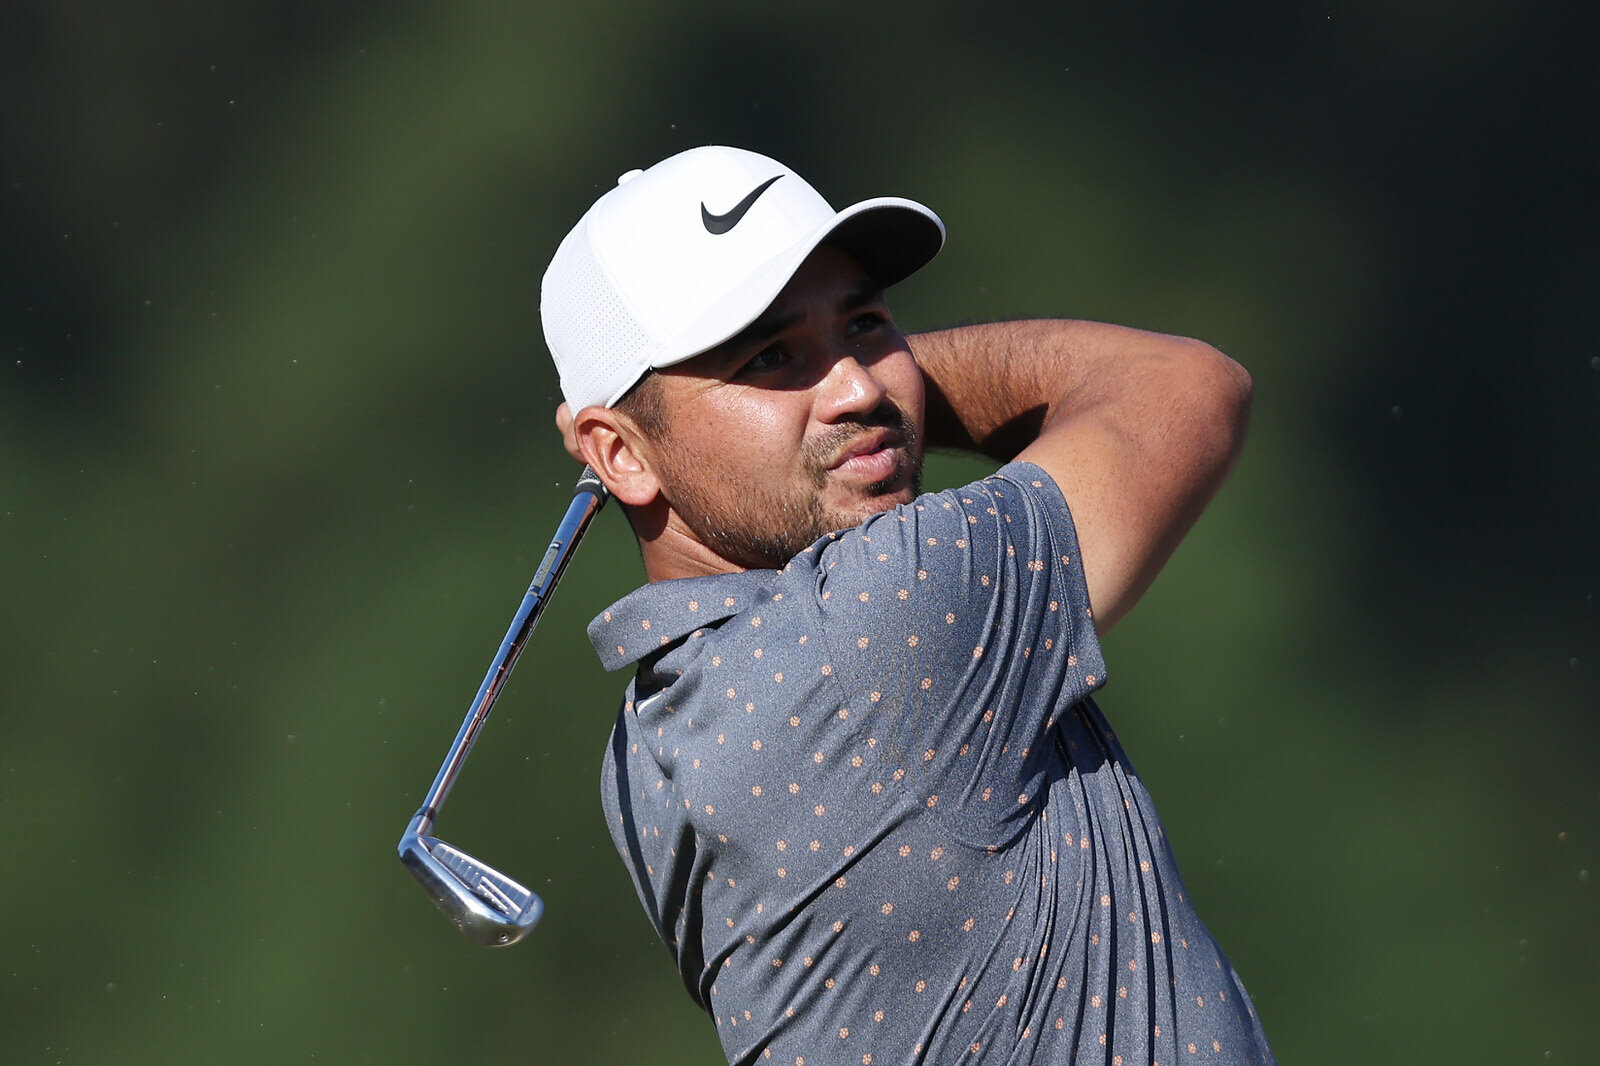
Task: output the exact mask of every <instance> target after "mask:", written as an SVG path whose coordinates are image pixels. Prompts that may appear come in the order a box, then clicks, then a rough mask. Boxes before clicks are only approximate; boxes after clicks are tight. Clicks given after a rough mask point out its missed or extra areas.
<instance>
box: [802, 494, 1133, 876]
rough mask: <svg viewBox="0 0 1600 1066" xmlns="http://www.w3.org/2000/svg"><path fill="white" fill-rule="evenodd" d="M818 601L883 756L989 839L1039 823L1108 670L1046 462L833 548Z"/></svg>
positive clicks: (875, 522) (905, 780) (917, 509)
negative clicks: (1058, 746) (1060, 760)
mask: <svg viewBox="0 0 1600 1066" xmlns="http://www.w3.org/2000/svg"><path fill="white" fill-rule="evenodd" d="M819 575H820V576H819V584H818V604H819V608H820V609H821V611H822V612H823V615H824V619H825V632H826V633H827V634H828V640H829V643H830V645H831V647H832V649H833V651H834V655H835V661H836V662H838V663H839V664H840V667H841V673H842V676H841V678H840V679H839V680H840V682H841V684H842V685H843V687H844V689H845V695H846V699H847V700H848V701H850V702H851V703H853V704H856V705H858V706H860V708H861V709H862V710H864V711H865V712H866V715H867V723H866V726H865V728H866V729H867V730H868V733H869V736H870V738H871V744H872V748H873V750H874V752H875V753H876V756H877V757H878V758H879V759H881V760H884V761H886V762H887V763H890V764H893V769H894V770H898V771H901V772H900V773H898V774H894V773H891V777H893V779H894V780H897V781H899V782H901V784H902V787H904V788H907V789H910V790H911V791H912V793H913V794H914V798H915V800H916V801H917V802H918V803H919V804H921V805H923V806H926V807H927V808H930V809H932V810H934V811H935V812H936V813H940V814H944V815H947V816H948V817H947V819H946V820H947V822H948V824H950V826H951V827H952V830H953V831H954V832H956V833H957V834H958V835H959V836H961V837H963V838H965V839H967V841H968V842H969V843H971V844H974V845H976V846H995V845H999V844H1004V843H1005V842H1007V841H1008V840H1010V839H1011V838H1012V837H1013V836H1014V835H1015V834H1016V833H1017V832H1019V831H1020V830H1021V829H1022V828H1023V827H1024V826H1025V825H1026V824H1027V821H1028V820H1029V819H1030V818H1031V817H1032V815H1033V813H1034V812H1035V810H1036V809H1037V807H1038V803H1039V801H1040V800H1041V799H1042V795H1043V792H1044V787H1045V784H1046V781H1047V778H1048V774H1049V772H1050V767H1051V765H1052V762H1053V760H1054V755H1053V752H1052V751H1051V750H1050V748H1051V741H1050V734H1051V731H1052V729H1053V727H1054V725H1055V723H1056V721H1057V719H1058V718H1059V717H1060V715H1062V714H1063V713H1067V712H1070V711H1071V709H1072V708H1073V706H1074V705H1075V704H1077V703H1079V702H1080V701H1082V700H1084V699H1085V698H1086V697H1088V695H1089V694H1090V693H1091V692H1093V691H1094V690H1095V689H1097V688H1099V687H1100V685H1101V684H1103V683H1104V679H1105V666H1104V663H1103V660H1102V658H1101V652H1100V645H1099V641H1098V640H1097V638H1096V636H1095V631H1094V621H1093V618H1092V617H1091V614H1090V610H1089V595H1088V589H1087V587H1086V585H1085V584H1084V577H1083V568H1082V565H1081V562H1080V560H1079V558H1078V541H1077V535H1076V533H1075V532H1074V529H1073V525H1072V516H1071V512H1070V511H1069V509H1068V507H1067V502H1066V500H1065V499H1064V498H1063V497H1062V495H1061V491H1060V489H1059V488H1058V487H1057V486H1056V484H1055V482H1054V481H1053V480H1052V479H1051V478H1050V476H1049V475H1048V474H1046V473H1045V472H1044V471H1043V470H1042V469H1040V468H1039V467H1036V466H1033V465H1032V464H1027V463H1013V464H1009V465H1007V466H1006V467H1004V468H1003V469H1001V470H1000V471H999V472H998V473H997V474H995V475H994V476H992V477H989V478H985V479H983V480H982V481H979V482H975V483H973V484H971V485H966V486H963V487H961V488H959V489H953V490H950V491H948V492H942V493H936V494H930V495H926V496H922V497H919V498H918V499H917V500H915V501H913V502H912V503H910V504H907V505H905V506H903V507H900V508H897V509H895V510H893V511H888V512H885V513H883V514H881V515H878V516H876V517H874V518H873V519H872V520H870V521H868V522H867V523H866V524H864V525H863V526H861V527H860V528H859V529H857V530H852V531H851V532H849V533H846V534H843V535H842V536H840V538H839V539H838V540H836V541H835V542H834V543H833V544H832V545H830V546H829V548H828V550H827V554H826V557H825V558H824V559H823V560H822V566H821V568H820V570H819Z"/></svg>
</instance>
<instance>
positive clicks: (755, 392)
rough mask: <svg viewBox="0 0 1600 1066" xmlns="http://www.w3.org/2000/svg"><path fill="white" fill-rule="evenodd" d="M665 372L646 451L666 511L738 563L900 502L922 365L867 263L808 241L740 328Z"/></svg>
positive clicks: (794, 546) (912, 477) (915, 441)
mask: <svg viewBox="0 0 1600 1066" xmlns="http://www.w3.org/2000/svg"><path fill="white" fill-rule="evenodd" d="M659 374H660V378H661V381H660V388H661V389H662V395H661V400H662V406H663V407H664V410H665V414H666V426H667V431H666V433H665V434H663V435H661V436H659V437H657V438H656V439H655V440H654V441H653V442H652V447H651V453H652V455H653V459H654V466H655V469H656V472H657V475H658V478H659V480H660V483H661V488H662V492H663V495H664V496H665V497H666V499H667V502H668V503H669V504H670V505H671V508H672V512H673V517H672V518H671V519H669V521H678V522H680V523H681V524H682V525H683V526H684V527H685V528H686V529H687V531H688V532H689V533H690V534H691V535H692V536H693V537H694V538H695V539H696V540H698V541H700V542H701V543H703V544H705V545H707V546H708V547H710V548H711V549H713V550H714V551H715V552H716V553H717V554H718V555H720V556H721V557H723V558H724V559H727V560H728V561H729V562H732V563H734V564H736V565H738V566H741V567H745V568H763V567H780V566H782V565H783V564H784V563H786V562H788V561H789V560H790V559H791V558H793V557H794V556H795V555H796V554H797V553H798V552H800V551H801V550H802V549H804V548H805V547H806V546H808V545H809V544H811V543H812V542H813V541H814V540H816V539H817V538H818V537H821V536H823V535H824V534H827V533H830V532H833V531H834V530H838V529H848V528H850V527H851V526H855V525H857V524H859V523H860V522H862V521H863V520H865V519H866V518H868V517H870V516H871V515H874V514H877V513H878V512H879V511H884V510H887V509H888V508H890V507H893V506H895V505H897V504H901V503H906V502H908V501H910V500H911V499H913V498H914V497H915V496H916V493H917V486H918V483H919V481H920V478H921V472H922V458H923V445H922V442H921V428H922V420H923V414H924V406H923V404H924V396H923V382H922V372H921V371H920V370H919V369H918V367H917V364H916V361H915V360H914V359H913V357H912V355H911V349H910V347H909V346H908V345H907V343H906V339H905V336H904V334H902V333H901V332H900V330H899V328H898V327H896V326H895V324H894V320H893V319H892V318H890V316H889V309H888V306H887V305H886V304H885V303H884V300H883V295H882V293H881V292H879V291H878V288H877V286H875V285H874V284H873V283H872V281H871V279H870V278H868V277H867V274H866V272H865V271H863V270H862V269H861V266H860V265H859V264H858V263H857V262H856V261H855V259H854V258H853V257H851V256H850V255H849V254H848V253H846V252H844V251H842V250H840V249H838V248H834V247H831V246H824V247H822V248H819V249H817V250H816V251H815V252H813V253H812V255H811V256H810V258H808V259H807V260H806V261H805V263H804V265H802V266H801V268H800V270H799V271H798V272H797V273H796V274H795V276H794V277H793V278H792V279H791V280H790V282H789V284H788V286H787V287H785V288H784V290H783V291H782V292H781V293H779V295H778V297H777V299H776V300H774V301H773V302H772V305H771V306H770V307H768V308H767V310H766V311H765V312H764V313H763V314H762V315H761V317H760V318H758V319H757V320H756V321H755V322H754V323H753V324H752V325H751V326H750V327H749V328H747V329H746V330H744V331H743V332H741V333H740V334H739V335H738V336H737V337H735V338H733V339H732V340H731V341H728V342H727V343H725V344H723V345H720V346H718V347H717V348H714V349H712V350H711V351H709V352H705V353H703V354H701V355H699V356H696V357H695V358H693V359H690V360H688V361H687V362H684V363H680V364H678V365H676V366H673V367H668V368H666V369H664V370H662V371H659Z"/></svg>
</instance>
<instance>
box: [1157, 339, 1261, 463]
mask: <svg viewBox="0 0 1600 1066" xmlns="http://www.w3.org/2000/svg"><path fill="white" fill-rule="evenodd" d="M1173 340H1174V348H1175V349H1176V351H1175V353H1174V354H1175V356H1176V358H1175V360H1174V361H1175V364H1176V366H1175V370H1176V378H1177V381H1176V382H1175V384H1176V386H1177V388H1178V389H1179V390H1180V393H1179V395H1181V397H1182V402H1181V404H1180V407H1181V410H1182V411H1183V414H1184V416H1185V421H1186V422H1188V423H1189V426H1190V432H1191V433H1192V434H1194V436H1195V438H1196V439H1195V443H1196V444H1197V445H1200V446H1201V447H1202V448H1203V450H1204V451H1205V452H1208V453H1210V454H1211V456H1212V457H1213V461H1214V462H1215V463H1216V464H1217V465H1218V466H1219V467H1221V468H1222V469H1223V470H1227V469H1229V468H1231V467H1232V465H1233V463H1234V461H1235V460H1236V459H1237V458H1238V457H1239V452H1240V451H1241V450H1242V449H1243V448H1244V441H1245V435H1246V433H1247V432H1248V430H1249V426H1250V404H1251V400H1252V398H1253V396H1254V393H1255V383H1254V381H1252V380H1251V377H1250V372H1249V371H1248V370H1246V369H1245V368H1244V367H1243V366H1241V365H1239V363H1238V362H1236V361H1235V360H1233V359H1230V358H1229V357H1228V356H1226V355H1224V354H1223V353H1222V352H1221V351H1219V350H1218V349H1216V348H1214V347H1212V346H1211V345H1209V344H1207V343H1205V342H1204V341H1198V340H1192V339H1190V338H1173Z"/></svg>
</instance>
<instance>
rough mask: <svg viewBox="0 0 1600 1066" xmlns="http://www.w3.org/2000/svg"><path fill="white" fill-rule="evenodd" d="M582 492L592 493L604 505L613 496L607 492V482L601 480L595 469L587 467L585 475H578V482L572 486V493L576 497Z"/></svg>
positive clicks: (584, 471)
mask: <svg viewBox="0 0 1600 1066" xmlns="http://www.w3.org/2000/svg"><path fill="white" fill-rule="evenodd" d="M580 492H592V493H594V494H595V495H596V496H598V497H599V498H600V502H601V503H604V502H605V501H606V498H607V497H608V496H610V495H611V494H610V493H609V492H608V491H607V490H606V485H605V482H603V481H601V480H600V475H599V474H596V473H595V472H594V467H592V466H586V467H584V468H583V473H581V474H579V475H578V480H577V481H576V482H575V483H574V484H573V486H572V493H573V495H574V496H576V495H577V494H578V493H580Z"/></svg>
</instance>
